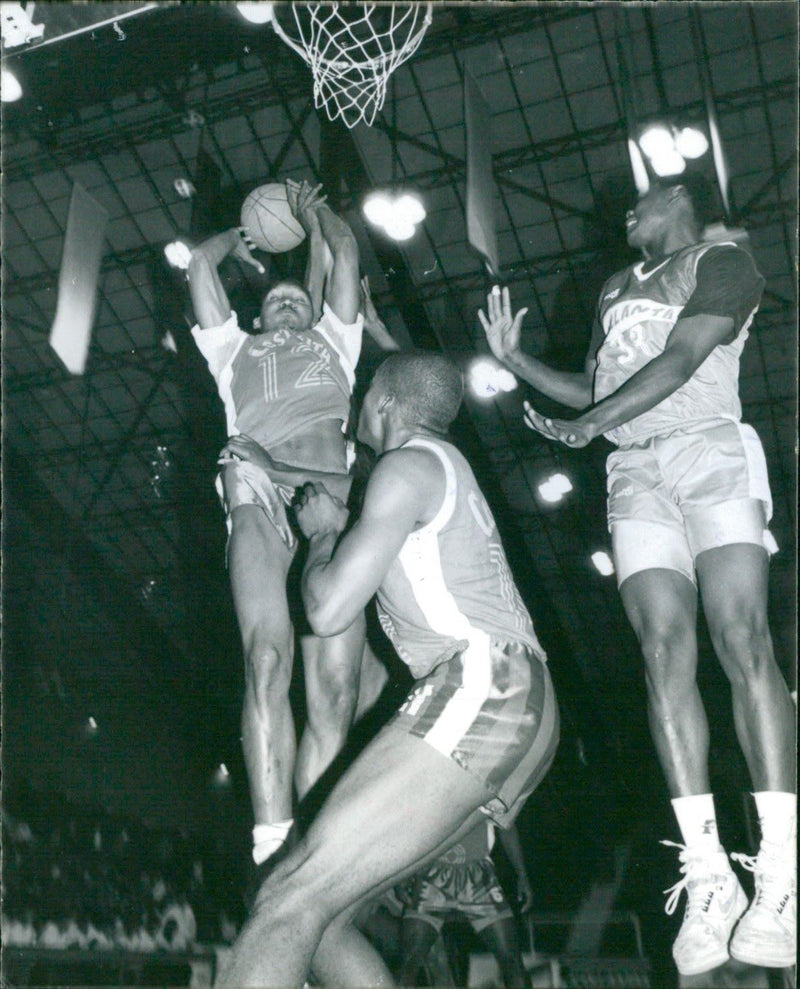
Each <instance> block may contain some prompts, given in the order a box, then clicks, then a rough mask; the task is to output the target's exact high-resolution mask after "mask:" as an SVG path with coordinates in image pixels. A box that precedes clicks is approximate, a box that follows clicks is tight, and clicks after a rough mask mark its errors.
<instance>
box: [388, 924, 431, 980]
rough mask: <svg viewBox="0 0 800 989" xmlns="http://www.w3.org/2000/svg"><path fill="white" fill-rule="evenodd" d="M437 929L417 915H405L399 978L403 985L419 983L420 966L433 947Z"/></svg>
mask: <svg viewBox="0 0 800 989" xmlns="http://www.w3.org/2000/svg"><path fill="white" fill-rule="evenodd" d="M437 933H438V932H437V930H436V928H435V927H433V926H432V925H431V924H426V923H425V921H424V920H418V919H417V918H416V917H405V918H404V919H403V926H402V941H401V943H402V945H403V947H402V958H403V964H402V966H401V967H400V972H399V975H398V979H399V982H400V985H401V986H415V985H417V981H416V980H417V976H418V975H419V970H420V968H421V967H422V966H423V965H424V964H425V959H426V958H427V957H428V953H429V952H430V950H431V948H432V947H433V943H434V941H435V940H436V937H437Z"/></svg>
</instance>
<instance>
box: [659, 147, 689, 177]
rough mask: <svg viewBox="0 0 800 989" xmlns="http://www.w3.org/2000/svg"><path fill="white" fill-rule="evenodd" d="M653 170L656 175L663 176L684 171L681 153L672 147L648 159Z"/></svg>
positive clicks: (684, 166)
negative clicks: (670, 149)
mask: <svg viewBox="0 0 800 989" xmlns="http://www.w3.org/2000/svg"><path fill="white" fill-rule="evenodd" d="M650 164H651V165H652V166H653V171H654V172H655V173H656V175H658V176H660V177H661V178H664V177H665V176H667V175H680V174H681V173H682V172H685V171H686V162H685V160H684V158H683V155H681V154H678V152H677V151H676V150H675V149H674V148H673V149H672V151H665V152H664V153H663V154H658V155H656V156H655V157H653V158H651V159H650Z"/></svg>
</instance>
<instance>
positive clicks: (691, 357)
mask: <svg viewBox="0 0 800 989" xmlns="http://www.w3.org/2000/svg"><path fill="white" fill-rule="evenodd" d="M733 325H734V324H733V319H732V318H731V317H730V316H708V315H697V316H689V317H688V318H687V319H679V320H678V321H677V322H676V323H675V326H674V327H673V329H672V332H671V333H670V335H669V337H668V339H667V344H666V346H665V348H664V352H663V353H662V354H659V355H658V357H654V358H653V360H652V361H650V362H649V364H646V365H645V366H644V367H643V368H641V370H639V371H637V372H636V374H634V375H632V376H631V377H630V378H629V379H628V380H627V381H626V382H625V383H624V384H623V385H621V386H620V387H619V388H618V389H617V390H616V391H615V392H614V393H613V395H609V396H608V397H607V398H604V399H603V401H602V402H598V403H597V405H594V406H592V408H591V409H589V411H588V412H585V413H584V414H583V415H582V416H579V417H578V418H577V419H574V420H572V421H564V420H561V419H545V418H544V417H543V416H540V415H539V414H538V413H537V412H535V411H534V410H533V409H531V408H530V406H527V405H526V413H525V421H526V423H527V425H528V426H530V428H531V429H535V430H536V431H537V432H540V433H542V435H543V436H547V437H548V439H555V440H559V441H560V442H562V443H565V444H567V446H573V447H581V446H586V444H587V443H590V442H591V441H592V440H593V439H594V437H595V436H598V435H600V434H601V433H606V432H608V431H609V430H611V429H614V428H615V427H616V426H620V425H621V424H622V423H624V422H630V420H631V419H635V418H636V416H639V415H641V414H642V413H643V412H647V411H648V410H649V409H652V408H653V406H654V405H658V403H659V402H661V401H663V400H664V399H665V398H667V397H668V396H669V395H671V394H672V393H673V392H674V391H677V389H678V388H680V387H681V385H684V384H685V383H686V382H687V381H688V380H689V378H691V376H692V375H693V374H694V372H695V371H696V370H697V369H698V368H699V367H700V365H701V364H702V363H703V361H704V360H705V359H706V358H707V357H708V356H709V354H710V353H711V351H712V350H713V349H714V348H715V347H717V346H719V345H720V344H723V343H728V342H729V341H730V339H731V334H732V332H733Z"/></svg>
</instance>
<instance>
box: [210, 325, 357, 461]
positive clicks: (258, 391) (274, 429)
mask: <svg viewBox="0 0 800 989" xmlns="http://www.w3.org/2000/svg"><path fill="white" fill-rule="evenodd" d="M362 327H363V317H361V316H360V315H359V317H358V320H357V322H355V323H352V324H347V323H342V322H341V320H339V319H338V317H337V316H336V314H335V313H334V312H333V310H331V309H330V308H329V307H328V306H327V305H325V306H324V308H323V314H322V318H321V319H320V321H319V322H318V323H317V324H316V326H314V327H313V328H312V329H310V330H306V331H303V332H295V331H293V330H275V331H273V332H271V333H259V334H251V333H245V332H244V330H242V329H240V328H239V324H238V321H237V318H236V313H231V316H230V318H229V319H228V320H227V321H226V322H225V323H223V324H222V325H221V326H214V327H210V328H209V329H205V330H201V329H199V327H195V328H194V329H193V330H192V336H193V337H194V339H195V342H196V344H197V346H198V348H199V350H200V352H201V353H202V354H203V356H204V357H205V359H206V361H207V362H208V367H209V370H210V371H211V373H212V375H213V376H214V380H215V381H216V383H217V388H218V389H219V394H220V398H221V399H222V401H223V403H224V404H225V415H226V418H227V424H228V435H229V436H235V435H237V434H238V433H245V434H246V435H248V436H251V437H252V438H253V439H254V440H256V442H257V443H259V444H260V445H261V446H263V447H264V448H265V449H266V450H269V449H270V448H272V447H275V446H277V445H278V444H280V443H284V442H286V441H287V440H289V439H292V437H294V436H297V435H299V434H301V433H304V432H306V431H307V430H308V429H309V428H311V427H312V426H314V425H315V424H316V423H319V422H322V421H324V420H326V419H339V420H341V422H342V428H343V429H344V427H345V425H346V423H347V420H348V418H349V416H350V396H351V394H352V390H353V384H354V382H355V366H356V364H357V363H358V357H359V353H360V350H361V331H362Z"/></svg>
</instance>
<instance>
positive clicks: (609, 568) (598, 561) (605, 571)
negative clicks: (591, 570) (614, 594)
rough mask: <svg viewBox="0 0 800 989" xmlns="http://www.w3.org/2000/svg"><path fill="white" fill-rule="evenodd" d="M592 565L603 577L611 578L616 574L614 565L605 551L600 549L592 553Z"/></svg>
mask: <svg viewBox="0 0 800 989" xmlns="http://www.w3.org/2000/svg"><path fill="white" fill-rule="evenodd" d="M592 563H593V564H594V565H595V567H596V568H597V571H598V573H600V574H601V575H602V576H603V577H610V576H611V574H612V573H614V563H613V561H612V559H611V557H610V556H609V555H608V553H606V551H605V550H602V549H599V550H597V552H596V553H592Z"/></svg>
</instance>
